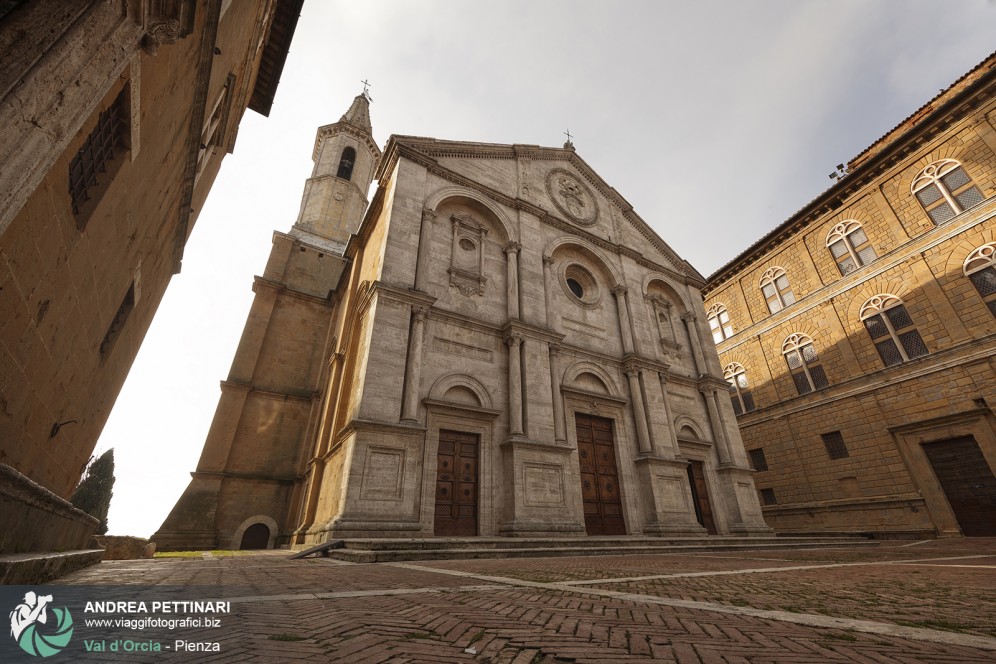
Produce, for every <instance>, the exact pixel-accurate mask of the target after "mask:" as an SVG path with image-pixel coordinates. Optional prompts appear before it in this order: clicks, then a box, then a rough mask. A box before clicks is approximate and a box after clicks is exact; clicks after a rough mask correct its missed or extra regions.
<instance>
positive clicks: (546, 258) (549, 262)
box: [543, 254, 556, 267]
mask: <svg viewBox="0 0 996 664" xmlns="http://www.w3.org/2000/svg"><path fill="white" fill-rule="evenodd" d="M555 262H556V261H555V260H553V256H547V255H546V254H544V255H543V267H548V266H551V265H553V264H554V263H555Z"/></svg>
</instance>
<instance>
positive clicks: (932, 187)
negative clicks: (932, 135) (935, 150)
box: [910, 159, 985, 225]
mask: <svg viewBox="0 0 996 664" xmlns="http://www.w3.org/2000/svg"><path fill="white" fill-rule="evenodd" d="M910 192H911V193H912V194H913V195H914V196H916V199H917V200H918V201H920V205H922V206H923V209H924V211H925V212H926V213H927V216H929V217H930V219H931V221H933V222H934V223H935V224H937V225H940V224H943V223H944V222H946V221H948V220H949V219H952V218H953V217H954V216H955V215H957V214H960V213H962V212H964V211H965V210H967V209H968V208H970V207H974V206H976V205H978V204H979V203H981V202H982V201H983V200H985V199H983V198H982V192H980V191H979V188H978V187H976V186H975V184H973V183H972V179H971V178H969V177H968V174H967V173H966V172H965V169H964V168H962V166H961V164H960V163H958V162H957V161H955V160H954V159H942V160H940V161H935V162H934V163H932V164H930V165H928V166H927V167H926V168H924V169H923V170H922V171H920V172H919V173H918V174H917V176H916V177H915V178H913V183H912V184H911V185H910Z"/></svg>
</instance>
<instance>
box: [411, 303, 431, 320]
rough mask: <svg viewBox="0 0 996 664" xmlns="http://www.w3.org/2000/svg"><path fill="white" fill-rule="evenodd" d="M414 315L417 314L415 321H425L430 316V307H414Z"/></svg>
mask: <svg viewBox="0 0 996 664" xmlns="http://www.w3.org/2000/svg"><path fill="white" fill-rule="evenodd" d="M412 315H413V316H415V321H416V322H419V323H424V322H425V319H426V318H428V317H429V307H419V306H413V307H412Z"/></svg>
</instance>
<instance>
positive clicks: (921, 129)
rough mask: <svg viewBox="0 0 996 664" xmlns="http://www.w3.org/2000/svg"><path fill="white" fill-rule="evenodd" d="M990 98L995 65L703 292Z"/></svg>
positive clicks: (995, 90)
mask: <svg viewBox="0 0 996 664" xmlns="http://www.w3.org/2000/svg"><path fill="white" fill-rule="evenodd" d="M994 97H996V69H991V70H989V71H988V72H986V74H985V75H983V76H982V77H980V78H979V79H978V80H976V81H974V82H973V83H972V84H971V85H969V86H967V87H966V88H965V89H964V90H963V91H961V92H960V93H958V94H956V95H955V96H954V97H953V98H952V99H951V100H950V101H948V102H946V103H945V104H943V105H942V106H940V107H939V108H937V109H935V110H931V111H930V113H929V115H928V117H927V118H926V119H925V120H923V121H922V122H920V124H918V125H916V126H915V127H913V128H911V129H909V130H908V131H907V132H906V133H903V134H900V135H898V136H896V137H894V138H893V139H892V142H891V143H889V144H887V145H884V146H882V147H881V148H880V149H879V150H878V151H877V152H875V154H873V155H869V156H868V157H867V158H866V159H863V160H860V162H858V163H857V165H856V166H855V168H854V169H853V170H852V171H851V172H850V173H848V174H847V175H845V176H844V177H843V178H841V179H840V180H839V181H838V182H837V184H835V185H834V186H832V187H830V188H829V189H827V190H826V191H824V192H823V193H822V194H820V195H819V196H817V197H816V198H814V199H813V200H812V201H810V202H809V203H807V204H806V205H805V206H804V207H803V208H802V209H801V210H799V211H798V212H796V213H795V214H794V215H792V216H791V217H789V218H788V219H787V220H786V221H784V222H783V223H782V224H780V225H779V226H777V227H775V228H774V229H773V230H772V231H770V232H769V233H767V234H766V235H764V236H763V237H761V238H760V239H759V240H757V241H756V242H754V243H753V244H752V245H750V246H749V247H748V248H747V249H745V250H744V251H743V252H741V253H740V254H739V255H738V256H736V257H735V258H734V259H733V260H731V261H730V262H728V263H727V264H726V265H724V266H722V267H720V268H719V269H718V270H716V272H714V273H713V274H712V275H710V276H709V277H708V279H707V280H706V287H705V288H704V289H703V295H705V296H708V293H712V292H714V291H715V290H716V289H718V288H720V287H721V286H723V285H724V284H725V283H727V282H728V281H730V280H731V279H734V278H735V277H736V275H738V274H740V273H741V272H742V271H743V270H745V269H746V268H747V267H748V266H750V265H752V264H754V263H756V262H758V261H760V260H763V258H764V257H765V256H767V255H768V253H769V252H770V251H771V250H772V249H774V248H775V247H777V246H778V245H780V244H782V243H784V242H786V241H788V240H790V239H791V238H793V237H795V236H796V234H798V233H799V232H800V231H801V230H803V229H805V228H807V227H809V226H810V224H812V223H814V222H816V221H817V220H819V219H820V218H822V217H823V216H825V215H827V214H833V213H835V212H837V211H838V210H840V209H842V208H844V207H847V205H849V204H850V203H849V202H848V201H847V199H850V198H851V197H853V196H854V195H856V194H861V192H862V191H864V190H865V189H866V188H867V187H869V186H873V183H875V182H876V181H878V180H879V179H880V178H882V177H883V176H886V174H887V173H888V172H889V171H892V170H902V169H903V168H905V167H907V166H908V162H909V161H910V160H912V159H917V158H919V156H920V153H921V150H922V149H923V148H924V147H925V145H927V144H928V143H930V142H931V141H937V140H943V139H944V136H945V132H947V131H948V130H950V129H951V128H952V127H953V126H954V125H955V124H957V123H960V122H962V121H964V120H965V119H966V118H968V117H969V116H970V115H971V114H973V113H975V112H977V111H978V109H980V108H982V107H984V106H985V105H987V104H991V103H992V101H993V98H994ZM891 133H892V132H890V134H891ZM888 136H889V135H888V134H887V135H886V136H883V137H882V138H880V139H879V140H878V141H876V142H875V143H873V144H872V145H871V146H870V147H869V148H868V149H866V150H864V151H863V152H862V153H860V154H859V155H858V157H855V158H854V159H852V160H851V161H850V162H848V163H849V164H854V163H855V161H856V160H858V158H859V157H861V156H862V155H865V154H866V153H867V152H869V151H870V150H872V149H873V148H874V147H875V146H876V145H879V144H880V143H881V142H882V141H883V140H885V139H886V138H888ZM886 177H887V176H886Z"/></svg>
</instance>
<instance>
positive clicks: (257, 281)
mask: <svg viewBox="0 0 996 664" xmlns="http://www.w3.org/2000/svg"><path fill="white" fill-rule="evenodd" d="M258 288H265V289H266V290H269V291H272V292H275V293H280V294H282V295H289V296H291V297H295V298H297V299H299V300H305V301H307V302H311V303H313V304H320V305H322V306H324V307H331V306H332V298H331V297H328V296H326V297H320V296H318V295H313V294H311V293H305V292H303V291H299V290H295V289H293V288H291V287H290V286H287V285H286V284H282V283H280V282H279V281H275V280H273V279H267V278H266V277H261V276H259V275H256V276H255V277H254V278H253V282H252V292H253V293H258V292H259V290H257V289H258Z"/></svg>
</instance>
